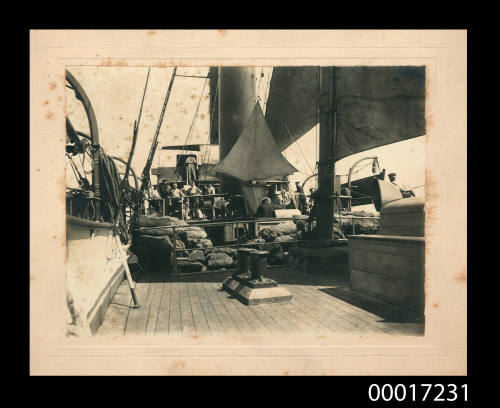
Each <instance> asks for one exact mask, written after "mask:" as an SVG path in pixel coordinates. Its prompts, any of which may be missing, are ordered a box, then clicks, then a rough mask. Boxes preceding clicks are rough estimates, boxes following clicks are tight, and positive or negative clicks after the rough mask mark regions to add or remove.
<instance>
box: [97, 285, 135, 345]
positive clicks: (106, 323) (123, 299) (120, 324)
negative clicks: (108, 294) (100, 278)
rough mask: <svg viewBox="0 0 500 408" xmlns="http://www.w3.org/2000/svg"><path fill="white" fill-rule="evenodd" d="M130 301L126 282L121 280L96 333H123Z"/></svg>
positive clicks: (104, 334)
mask: <svg viewBox="0 0 500 408" xmlns="http://www.w3.org/2000/svg"><path fill="white" fill-rule="evenodd" d="M131 301H132V296H131V294H130V289H129V287H128V283H127V281H126V280H123V281H122V282H121V283H120V286H118V289H117V291H116V293H115V296H114V297H113V299H112V300H111V303H110V304H109V307H108V310H107V311H106V314H105V315H104V319H103V322H102V324H101V326H100V327H99V330H98V331H97V333H96V335H98V336H107V335H123V334H125V325H126V324H127V317H128V313H129V310H130V302H131Z"/></svg>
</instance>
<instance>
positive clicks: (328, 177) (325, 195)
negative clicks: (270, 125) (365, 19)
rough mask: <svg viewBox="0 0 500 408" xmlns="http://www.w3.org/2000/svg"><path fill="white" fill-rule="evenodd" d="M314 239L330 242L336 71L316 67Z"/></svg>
mask: <svg viewBox="0 0 500 408" xmlns="http://www.w3.org/2000/svg"><path fill="white" fill-rule="evenodd" d="M319 70H320V72H319V74H320V78H319V80H320V86H319V111H320V112H319V162H318V197H317V200H318V204H317V205H318V207H317V211H318V213H317V227H316V231H317V236H318V238H319V239H328V240H331V239H333V236H334V235H333V224H334V210H335V205H334V201H335V200H334V180H335V142H336V113H337V112H336V108H337V106H336V103H335V74H336V72H335V67H319Z"/></svg>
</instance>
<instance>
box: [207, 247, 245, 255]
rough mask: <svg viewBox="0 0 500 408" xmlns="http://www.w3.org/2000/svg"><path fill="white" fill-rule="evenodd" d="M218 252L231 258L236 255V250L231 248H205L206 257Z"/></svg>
mask: <svg viewBox="0 0 500 408" xmlns="http://www.w3.org/2000/svg"><path fill="white" fill-rule="evenodd" d="M218 252H221V253H224V254H227V255H229V256H233V255H236V254H237V253H238V250H237V249H236V248H232V247H219V248H207V249H205V254H206V255H209V254H214V253H218Z"/></svg>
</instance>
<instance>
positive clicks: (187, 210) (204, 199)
mask: <svg viewBox="0 0 500 408" xmlns="http://www.w3.org/2000/svg"><path fill="white" fill-rule="evenodd" d="M215 194H216V191H215V188H214V187H213V186H212V185H211V184H206V185H202V186H200V187H198V186H197V185H196V182H195V181H194V180H191V181H190V182H189V183H186V184H184V185H182V186H179V185H178V184H177V183H167V181H166V180H162V181H161V182H160V183H159V184H158V185H157V186H156V187H153V188H152V189H151V191H150V197H149V198H150V199H153V200H151V206H152V210H153V211H157V212H161V202H162V201H163V205H164V206H165V209H164V211H165V215H169V216H172V217H177V218H181V219H200V218H205V217H207V218H210V213H211V212H212V208H213V206H214V200H215ZM210 196H212V197H210ZM161 199H163V200H161Z"/></svg>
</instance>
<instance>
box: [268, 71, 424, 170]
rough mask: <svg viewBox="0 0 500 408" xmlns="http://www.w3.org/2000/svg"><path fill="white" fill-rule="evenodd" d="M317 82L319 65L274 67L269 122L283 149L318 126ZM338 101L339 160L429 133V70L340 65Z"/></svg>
mask: <svg viewBox="0 0 500 408" xmlns="http://www.w3.org/2000/svg"><path fill="white" fill-rule="evenodd" d="M318 81H319V75H318V68H317V67H276V68H274V70H273V76H272V79H271V85H270V92H269V98H268V101H267V105H266V119H267V122H268V124H269V128H270V129H271V132H272V134H273V136H274V137H275V139H276V143H277V144H278V146H279V148H280V150H282V151H283V150H284V149H286V148H287V147H288V146H289V145H291V144H292V143H293V141H294V140H296V139H298V138H300V137H301V136H303V135H304V133H306V132H307V131H309V130H310V129H311V128H312V127H313V126H315V125H316V124H317V123H318V114H317V108H318V103H317V101H318V100H319V93H318ZM335 97H336V102H337V143H336V149H335V156H336V160H339V159H341V158H343V157H346V156H349V155H352V154H355V153H358V152H362V151H364V150H368V149H372V148H375V147H379V146H384V145H387V144H390V143H395V142H399V141H402V140H406V139H410V138H413V137H418V136H422V135H425V67H407V66H405V67H403V66H401V67H336V69H335ZM285 124H286V126H285Z"/></svg>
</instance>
